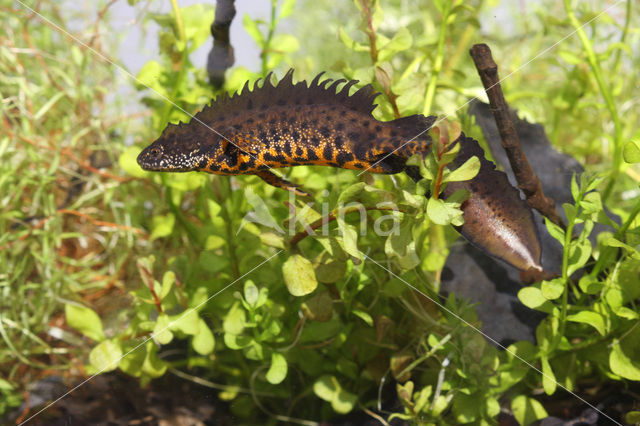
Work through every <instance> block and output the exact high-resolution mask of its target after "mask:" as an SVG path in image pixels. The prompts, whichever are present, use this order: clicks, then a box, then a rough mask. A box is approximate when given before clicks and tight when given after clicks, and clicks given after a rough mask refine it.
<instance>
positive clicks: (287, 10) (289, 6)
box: [280, 0, 296, 19]
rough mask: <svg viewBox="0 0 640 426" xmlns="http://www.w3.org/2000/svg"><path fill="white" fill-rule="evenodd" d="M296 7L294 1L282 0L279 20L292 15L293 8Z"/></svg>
mask: <svg viewBox="0 0 640 426" xmlns="http://www.w3.org/2000/svg"><path fill="white" fill-rule="evenodd" d="M295 5H296V0H284V1H283V2H282V6H280V19H284V18H286V17H287V16H289V15H291V14H292V13H293V8H294V7H295Z"/></svg>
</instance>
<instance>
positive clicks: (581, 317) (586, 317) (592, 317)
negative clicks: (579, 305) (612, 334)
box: [567, 311, 606, 336]
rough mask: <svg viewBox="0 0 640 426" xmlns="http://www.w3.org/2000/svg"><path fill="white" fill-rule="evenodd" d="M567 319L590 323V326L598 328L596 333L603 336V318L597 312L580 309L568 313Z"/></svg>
mask: <svg viewBox="0 0 640 426" xmlns="http://www.w3.org/2000/svg"><path fill="white" fill-rule="evenodd" d="M567 320H569V321H573V322H579V323H582V324H587V325H590V326H591V327H593V328H595V329H596V330H598V333H600V335H602V336H604V335H605V333H606V331H605V321H604V318H603V317H602V315H601V314H599V313H597V312H593V311H581V312H578V313H577V314H572V315H568V316H567Z"/></svg>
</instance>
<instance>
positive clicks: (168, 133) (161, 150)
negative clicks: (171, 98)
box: [137, 123, 230, 172]
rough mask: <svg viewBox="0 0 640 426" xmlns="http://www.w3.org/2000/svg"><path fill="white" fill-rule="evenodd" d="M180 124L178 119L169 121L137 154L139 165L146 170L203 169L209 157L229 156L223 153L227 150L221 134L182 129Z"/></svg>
mask: <svg viewBox="0 0 640 426" xmlns="http://www.w3.org/2000/svg"><path fill="white" fill-rule="evenodd" d="M181 127H182V128H181ZM184 127H185V125H183V124H182V123H181V124H179V125H175V124H169V125H168V126H167V127H166V128H165V129H164V131H163V132H162V135H160V137H159V138H158V139H156V140H155V141H154V142H153V143H152V144H151V145H149V146H148V147H146V148H145V149H144V150H142V152H141V153H140V154H139V155H138V159H137V161H138V164H139V165H140V167H142V168H143V169H144V170H149V171H159V172H189V171H194V170H203V169H205V168H206V167H207V164H209V163H210V161H212V160H214V161H215V160H217V161H221V160H230V158H227V157H228V155H226V154H229V153H226V152H225V151H227V150H226V149H225V147H226V145H228V143H227V141H226V140H225V139H224V138H223V137H222V136H220V135H216V134H215V133H213V132H211V131H210V130H208V129H205V131H206V133H205V131H197V132H194V131H185V128H184ZM198 127H204V126H198ZM207 171H208V170H207Z"/></svg>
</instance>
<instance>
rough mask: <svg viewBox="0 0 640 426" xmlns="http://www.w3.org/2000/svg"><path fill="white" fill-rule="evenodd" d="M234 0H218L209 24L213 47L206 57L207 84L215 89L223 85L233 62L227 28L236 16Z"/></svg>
mask: <svg viewBox="0 0 640 426" xmlns="http://www.w3.org/2000/svg"><path fill="white" fill-rule="evenodd" d="M234 1H235V0H218V2H217V4H216V16H215V18H214V20H213V24H211V35H212V36H213V47H212V48H211V51H210V52H209V56H208V57H207V73H208V74H209V82H210V83H211V85H212V86H213V87H215V88H216V89H219V88H221V87H222V86H223V85H224V73H225V71H226V70H227V69H228V68H229V67H231V66H232V65H233V63H234V62H235V58H234V54H233V46H232V45H231V41H230V38H229V28H230V27H231V22H232V21H233V18H234V17H235V16H236V8H235V5H234Z"/></svg>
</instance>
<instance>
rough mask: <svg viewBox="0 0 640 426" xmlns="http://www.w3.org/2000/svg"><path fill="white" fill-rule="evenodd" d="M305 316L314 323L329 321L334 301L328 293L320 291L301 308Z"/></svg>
mask: <svg viewBox="0 0 640 426" xmlns="http://www.w3.org/2000/svg"><path fill="white" fill-rule="evenodd" d="M301 309H302V312H304V315H305V316H306V317H307V318H309V319H312V320H314V321H329V320H330V319H331V314H332V313H333V300H332V299H331V295H330V294H329V292H328V291H319V292H318V293H316V294H315V295H313V297H312V298H310V299H307V300H306V301H305V302H304V303H303V304H302V306H301Z"/></svg>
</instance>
